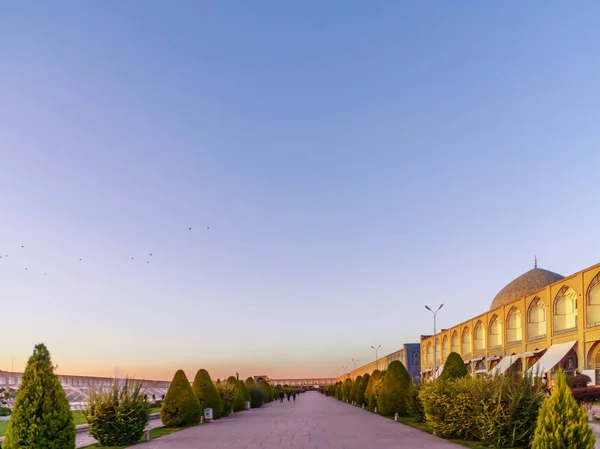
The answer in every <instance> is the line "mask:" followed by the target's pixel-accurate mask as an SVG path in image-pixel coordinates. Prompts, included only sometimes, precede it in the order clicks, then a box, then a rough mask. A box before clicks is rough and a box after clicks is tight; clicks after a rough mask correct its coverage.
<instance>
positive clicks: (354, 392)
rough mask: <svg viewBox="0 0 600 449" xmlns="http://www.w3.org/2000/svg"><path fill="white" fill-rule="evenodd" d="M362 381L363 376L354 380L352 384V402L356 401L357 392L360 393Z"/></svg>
mask: <svg viewBox="0 0 600 449" xmlns="http://www.w3.org/2000/svg"><path fill="white" fill-rule="evenodd" d="M361 380H362V376H358V377H357V378H356V379H354V382H353V383H352V390H350V402H354V401H356V392H357V391H358V386H359V385H360V381H361Z"/></svg>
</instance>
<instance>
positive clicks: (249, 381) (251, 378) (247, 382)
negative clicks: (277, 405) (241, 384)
mask: <svg viewBox="0 0 600 449" xmlns="http://www.w3.org/2000/svg"><path fill="white" fill-rule="evenodd" d="M250 385H256V382H254V377H248V379H246V386H247V387H249V386H250Z"/></svg>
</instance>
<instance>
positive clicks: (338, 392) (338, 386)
mask: <svg viewBox="0 0 600 449" xmlns="http://www.w3.org/2000/svg"><path fill="white" fill-rule="evenodd" d="M335 398H336V399H337V400H339V401H341V400H342V383H341V382H338V383H337V384H336V385H335Z"/></svg>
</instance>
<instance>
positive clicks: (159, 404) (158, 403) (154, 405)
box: [150, 399, 163, 408]
mask: <svg viewBox="0 0 600 449" xmlns="http://www.w3.org/2000/svg"><path fill="white" fill-rule="evenodd" d="M162 403H163V401H162V399H157V400H156V401H154V402H151V403H150V408H161V407H162Z"/></svg>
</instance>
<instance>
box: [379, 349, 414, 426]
mask: <svg viewBox="0 0 600 449" xmlns="http://www.w3.org/2000/svg"><path fill="white" fill-rule="evenodd" d="M411 384H412V379H411V378H410V374H408V371H406V368H405V367H404V365H403V364H402V362H400V361H399V360H394V361H393V362H392V363H390V364H389V365H388V368H387V372H386V375H385V379H384V380H383V385H382V387H381V393H380V394H379V398H378V399H377V404H378V407H379V411H380V413H381V414H382V415H385V416H392V415H394V414H395V413H398V415H400V416H407V415H408V395H409V393H410V390H409V389H410V387H411Z"/></svg>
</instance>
